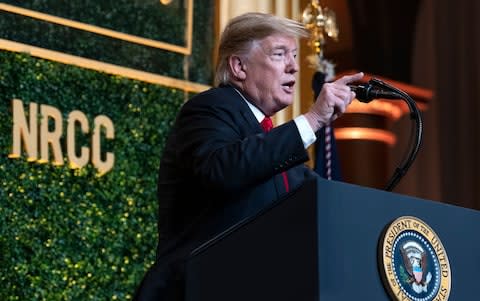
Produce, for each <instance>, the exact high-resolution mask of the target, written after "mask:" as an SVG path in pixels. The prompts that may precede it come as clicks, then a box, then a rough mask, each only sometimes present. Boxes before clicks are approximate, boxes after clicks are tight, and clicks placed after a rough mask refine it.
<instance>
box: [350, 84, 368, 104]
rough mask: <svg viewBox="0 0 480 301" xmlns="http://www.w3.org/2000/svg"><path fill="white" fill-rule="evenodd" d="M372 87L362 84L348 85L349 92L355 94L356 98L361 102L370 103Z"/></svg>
mask: <svg viewBox="0 0 480 301" xmlns="http://www.w3.org/2000/svg"><path fill="white" fill-rule="evenodd" d="M372 88H373V86H372V85H370V84H368V83H363V84H360V85H358V86H354V85H350V90H352V91H353V92H355V96H356V98H357V99H358V100H359V101H361V102H370V101H371V100H372V99H373V97H372V95H371V93H370V91H371V90H372Z"/></svg>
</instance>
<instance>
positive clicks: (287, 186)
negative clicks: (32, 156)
mask: <svg viewBox="0 0 480 301" xmlns="http://www.w3.org/2000/svg"><path fill="white" fill-rule="evenodd" d="M308 34H309V32H308V31H307V30H306V29H305V28H304V26H303V25H302V24H301V23H299V22H296V21H293V20H290V19H286V18H281V17H277V16H273V15H269V14H261V13H248V14H244V15H241V16H239V17H236V18H234V19H232V20H231V21H230V23H229V24H228V25H227V26H226V28H225V30H224V32H223V34H222V38H221V41H220V48H219V63H218V66H217V73H216V84H217V87H215V88H212V89H210V90H208V91H205V92H203V93H200V94H198V95H196V96H195V97H193V98H192V99H190V100H189V101H187V102H186V103H185V104H184V106H183V107H182V109H181V111H180V112H179V114H178V117H177V119H176V122H175V125H174V126H173V129H172V131H171V134H170V136H169V138H168V141H167V144H166V146H165V149H164V153H163V157H162V160H161V163H160V171H159V178H158V201H159V223H158V225H159V229H158V230H159V244H158V250H157V261H156V263H155V264H154V265H153V266H152V268H151V269H150V270H149V272H148V273H147V274H146V276H145V277H144V279H143V281H142V283H141V284H140V286H139V288H138V290H137V293H136V296H135V300H183V298H184V288H183V285H184V284H183V279H184V278H183V272H184V271H183V268H184V265H183V261H184V259H185V258H186V257H187V256H188V254H189V252H190V251H191V250H192V249H193V248H195V247H196V246H198V245H199V244H201V243H202V242H204V241H206V240H207V239H208V238H211V235H212V234H213V233H218V232H219V231H222V230H225V229H228V227H230V226H232V225H234V224H235V223H237V222H239V221H242V220H243V219H245V218H248V217H249V216H252V215H253V214H255V213H257V212H259V211H260V210H261V209H262V208H265V206H268V205H269V204H272V203H273V202H275V201H277V200H279V199H280V198H282V197H283V196H285V195H286V194H288V193H289V192H291V191H293V190H295V189H296V188H297V187H298V186H299V185H301V184H302V182H303V181H304V180H305V179H306V178H307V177H311V176H314V175H313V172H311V171H310V170H309V169H308V168H307V167H306V166H305V165H304V164H303V163H305V162H306V161H307V160H308V152H307V150H306V149H307V147H308V146H309V145H311V144H312V143H313V142H314V141H315V139H316V137H315V132H316V131H318V130H319V129H321V128H322V127H323V126H324V125H326V124H328V123H330V122H331V121H332V120H334V119H336V118H337V117H338V116H340V115H341V114H342V113H343V112H344V111H345V109H346V107H347V106H348V105H349V104H350V102H351V101H352V99H353V98H354V97H355V94H354V93H353V92H351V90H350V88H349V87H348V86H347V84H348V83H350V82H354V81H358V80H360V79H361V78H362V76H363V74H362V73H358V74H354V75H350V76H345V77H343V78H341V79H339V80H337V81H335V82H332V83H325V84H324V86H323V89H322V91H321V93H320V95H319V96H318V98H317V101H316V102H315V103H314V104H313V106H312V107H311V109H310V110H309V111H308V112H307V113H305V114H303V115H300V116H298V117H296V118H295V119H294V120H292V121H289V122H287V123H285V124H283V125H280V126H278V127H275V128H273V129H271V127H269V124H268V123H269V121H268V117H270V116H273V115H274V114H275V113H276V112H278V111H280V110H282V109H284V108H285V107H287V106H289V105H291V104H292V103H293V100H294V98H293V94H294V86H295V80H296V78H295V74H296V73H297V72H298V68H299V67H298V63H297V61H296V56H297V40H296V39H297V38H299V37H307V36H308ZM266 117H267V119H265V118H266ZM265 120H266V121H265ZM270 123H271V122H270Z"/></svg>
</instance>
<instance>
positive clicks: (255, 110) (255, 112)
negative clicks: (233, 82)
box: [233, 87, 265, 122]
mask: <svg viewBox="0 0 480 301" xmlns="http://www.w3.org/2000/svg"><path fill="white" fill-rule="evenodd" d="M233 88H234V89H235V91H237V93H238V94H239V95H240V96H241V97H242V98H243V100H244V101H245V102H246V103H247V105H248V107H249V108H250V110H251V111H252V113H253V115H255V118H256V119H257V120H258V122H262V120H263V118H265V114H263V112H262V111H260V110H259V109H258V108H257V107H256V106H254V105H253V104H252V103H251V102H250V101H248V100H247V98H246V97H245V96H244V95H243V94H242V92H240V91H239V90H238V89H237V88H235V87H233Z"/></svg>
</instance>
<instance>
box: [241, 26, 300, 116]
mask: <svg viewBox="0 0 480 301" xmlns="http://www.w3.org/2000/svg"><path fill="white" fill-rule="evenodd" d="M296 56H297V45H296V41H295V39H294V38H292V37H289V36H284V35H272V36H269V37H267V38H265V39H263V40H260V41H258V42H257V43H255V44H254V45H253V47H252V50H251V51H250V53H249V55H248V58H247V59H246V62H244V71H245V73H246V77H245V79H244V81H243V83H242V89H243V91H244V92H245V93H246V94H247V95H248V96H249V98H250V99H251V100H252V101H253V102H254V103H255V105H256V106H257V107H259V108H260V109H261V110H262V111H263V112H264V113H265V114H266V115H268V116H271V115H273V114H274V113H276V112H278V111H280V110H281V109H283V108H285V107H286V106H289V105H291V104H292V103H293V92H294V85H295V73H297V71H298V64H297V62H296V60H295V57H296Z"/></svg>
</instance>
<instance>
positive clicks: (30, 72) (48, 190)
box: [0, 51, 185, 301]
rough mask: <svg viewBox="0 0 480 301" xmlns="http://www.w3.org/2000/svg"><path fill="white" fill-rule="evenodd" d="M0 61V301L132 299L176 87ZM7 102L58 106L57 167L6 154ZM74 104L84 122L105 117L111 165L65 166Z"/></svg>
mask: <svg viewBox="0 0 480 301" xmlns="http://www.w3.org/2000/svg"><path fill="white" fill-rule="evenodd" d="M0 66H1V68H0V120H1V121H2V122H0V133H1V135H0V152H1V156H0V174H1V178H0V283H1V285H0V300H48V301H53V300H102V301H104V300H129V299H131V297H132V294H133V292H134V289H135V287H136V285H137V284H138V283H139V281H140V279H141V278H142V276H143V275H144V273H145V271H146V270H147V268H148V267H149V266H150V265H151V264H152V262H153V260H154V256H155V254H154V253H155V247H156V242H157V229H156V225H157V220H156V212H157V201H156V175H157V169H158V165H159V158H160V155H161V153H162V150H163V145H164V143H165V139H166V135H167V133H168V131H169V129H170V127H171V125H172V123H173V120H174V118H175V114H176V113H177V111H178V109H179V108H180V106H181V105H182V103H183V101H184V98H185V95H184V92H183V91H179V90H175V89H172V88H168V87H163V86H158V85H153V84H148V83H144V82H140V81H135V80H131V79H127V78H122V77H119V76H113V75H109V74H104V73H101V72H96V71H91V70H85V69H82V68H77V67H74V66H69V65H63V64H59V63H55V62H52V61H47V60H43V59H38V58H34V57H31V56H29V55H28V54H21V53H12V52H7V51H0ZM12 99H20V100H22V101H23V104H24V110H25V114H26V115H28V114H32V112H29V106H28V104H29V103H30V102H35V103H37V104H38V105H39V106H40V105H49V106H54V107H56V108H57V109H59V110H60V111H61V112H62V117H63V122H64V125H63V126H64V131H63V134H62V138H61V145H62V151H63V156H64V160H65V164H64V165H61V166H54V165H52V164H51V163H46V164H40V163H38V162H28V161H27V160H26V157H25V156H24V155H23V156H22V157H20V158H15V159H14V158H9V157H8V154H9V153H11V151H12V143H13V140H12V139H13V137H12V122H13V113H12ZM73 110H80V111H82V112H83V113H84V114H86V115H87V117H88V119H89V122H90V123H91V124H90V129H92V128H93V119H94V118H95V116H98V115H101V114H103V115H106V116H108V117H109V118H110V119H111V120H112V121H113V123H114V127H115V138H114V139H113V140H112V141H109V142H108V143H106V147H107V148H108V150H109V151H111V152H113V153H114V154H115V165H114V168H113V169H112V170H111V171H110V172H108V173H107V174H105V175H103V176H101V177H99V176H97V175H96V169H95V168H94V167H93V166H92V165H91V163H89V164H88V165H87V166H86V167H84V168H82V169H70V168H69V167H68V162H67V161H68V158H67V156H66V149H65V143H66V141H65V140H66V130H65V129H66V123H67V115H68V114H69V113H70V112H71V111H73ZM27 120H28V119H27ZM30 126H32V125H30ZM79 136H80V138H81V137H82V136H83V134H81V135H79ZM86 136H88V134H87V135H86ZM88 143H89V137H87V138H84V139H83V140H82V139H80V140H77V144H82V145H84V146H90V145H88Z"/></svg>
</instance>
